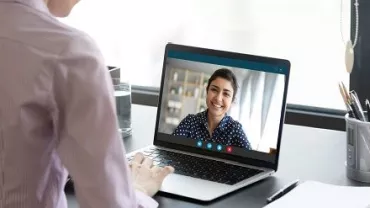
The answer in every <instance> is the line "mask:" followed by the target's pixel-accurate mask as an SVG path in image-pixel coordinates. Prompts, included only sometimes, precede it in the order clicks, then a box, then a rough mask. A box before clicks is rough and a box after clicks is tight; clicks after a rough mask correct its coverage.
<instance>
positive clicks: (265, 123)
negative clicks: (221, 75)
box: [159, 59, 284, 152]
mask: <svg viewBox="0 0 370 208" xmlns="http://www.w3.org/2000/svg"><path fill="white" fill-rule="evenodd" d="M219 68H228V69H230V70H232V71H233V73H234V74H235V75H236V77H237V80H238V81H237V82H238V86H239V88H238V92H237V94H236V98H235V101H234V103H233V104H232V106H231V108H230V110H229V112H228V114H229V115H230V116H231V117H233V119H235V120H237V121H239V122H240V123H241V124H242V126H243V129H244V132H245V133H246V135H247V137H248V140H249V142H250V143H251V145H252V148H253V149H254V150H260V151H264V152H269V151H270V148H273V149H275V148H276V142H277V135H278V131H279V122H280V114H281V109H282V98H283V93H284V76H283V75H279V74H273V73H266V72H261V71H254V70H247V69H242V68H233V67H225V66H221V65H214V64H207V63H199V62H192V61H186V60H179V59H168V61H167V63H166V74H165V83H164V86H163V93H162V101H161V102H162V104H161V114H160V123H159V132H162V133H167V134H172V132H173V131H174V129H175V128H176V127H177V125H178V124H179V123H180V122H181V120H182V119H184V118H185V117H186V116H187V115H188V114H196V113H198V112H202V111H204V110H206V109H207V105H206V87H207V84H208V79H209V77H210V76H211V75H212V73H213V72H214V71H215V70H217V69H219Z"/></svg>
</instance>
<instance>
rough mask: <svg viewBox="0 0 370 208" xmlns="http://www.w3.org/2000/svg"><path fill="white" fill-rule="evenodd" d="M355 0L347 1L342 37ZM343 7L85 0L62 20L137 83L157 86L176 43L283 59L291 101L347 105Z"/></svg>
mask: <svg viewBox="0 0 370 208" xmlns="http://www.w3.org/2000/svg"><path fill="white" fill-rule="evenodd" d="M350 5H351V4H350V0H343V7H342V8H343V10H342V11H343V24H342V27H343V28H342V29H343V30H342V31H343V36H344V38H345V40H348V38H349V35H350V24H349V23H350ZM340 14H341V1H339V0H326V1H322V0H304V1H295V0H265V1H261V0H202V1H197V0H187V1H180V0H177V1H176V0H158V1H128V0H126V1H125V0H106V1H104V3H102V2H101V1H81V2H80V3H79V4H78V5H77V7H76V8H75V9H74V11H73V12H72V14H71V16H70V17H68V18H65V19H62V20H61V21H63V22H65V23H67V24H69V25H71V26H74V27H77V28H79V29H81V30H83V31H86V32H87V33H89V34H90V35H91V36H92V37H93V38H94V39H95V40H96V41H97V43H98V45H99V46H100V48H101V50H102V52H103V54H104V56H105V58H106V60H107V64H108V65H115V66H117V65H118V66H120V67H122V69H123V73H124V76H126V77H130V80H131V83H132V84H133V85H138V86H147V87H159V84H160V76H161V70H162V59H163V50H164V45H165V43H166V42H174V43H180V44H188V45H196V46H201V47H210V48H216V49H224V50H232V51H238V52H243V53H250V54H257V55H265V56H272V57H279V58H286V59H288V60H290V61H291V63H292V68H291V77H290V85H289V93H288V103H291V104H300V105H307V106H315V107H323V108H331V109H341V110H344V109H345V106H344V104H343V101H342V98H341V96H340V93H339V89H338V81H344V83H345V84H346V85H347V86H349V75H348V74H347V73H346V72H345V67H344V50H345V47H344V43H343V41H342V38H341V27H340V22H341V15H340ZM143 74H145V76H143Z"/></svg>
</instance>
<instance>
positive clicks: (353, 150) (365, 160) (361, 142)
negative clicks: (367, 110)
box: [345, 114, 370, 183]
mask: <svg viewBox="0 0 370 208" xmlns="http://www.w3.org/2000/svg"><path fill="white" fill-rule="evenodd" d="M365 116H366V114H365ZM345 120H346V132H347V145H346V147H347V159H346V169H347V177H348V178H350V179H353V180H356V181H360V182H365V183H370V122H365V121H360V120H358V119H355V118H352V117H350V116H349V115H348V114H347V115H346V116H345Z"/></svg>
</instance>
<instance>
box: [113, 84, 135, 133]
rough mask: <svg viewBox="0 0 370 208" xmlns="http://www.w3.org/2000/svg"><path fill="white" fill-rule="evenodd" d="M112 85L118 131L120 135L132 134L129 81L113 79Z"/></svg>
mask: <svg viewBox="0 0 370 208" xmlns="http://www.w3.org/2000/svg"><path fill="white" fill-rule="evenodd" d="M113 86H114V97H115V99H116V109H117V117H118V123H119V129H118V131H119V132H120V133H121V134H122V137H123V138H125V137H128V136H131V134H132V126H131V85H130V83H129V82H123V81H121V80H119V79H113Z"/></svg>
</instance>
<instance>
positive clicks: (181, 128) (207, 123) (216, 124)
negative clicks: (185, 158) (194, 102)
mask: <svg viewBox="0 0 370 208" xmlns="http://www.w3.org/2000/svg"><path fill="white" fill-rule="evenodd" d="M206 90H207V97H206V104H207V109H206V110H205V111H203V112H200V113H197V114H189V115H187V116H186V117H185V118H184V119H183V120H182V121H181V122H180V124H179V125H178V126H177V127H176V129H175V130H174V132H173V133H172V135H175V136H184V137H187V138H193V139H200V140H204V141H210V142H214V143H218V144H222V145H231V146H236V147H241V148H246V149H249V150H251V149H252V147H251V145H250V143H249V141H248V139H247V136H246V135H245V133H244V131H243V127H242V125H241V124H240V123H239V122H238V121H236V120H234V119H233V118H232V117H231V116H229V115H227V112H228V111H229V109H230V107H231V104H232V102H233V101H234V100H235V95H236V93H237V90H238V83H237V80H236V77H235V75H234V73H233V72H232V71H231V70H229V69H226V68H221V69H218V70H216V71H215V72H214V73H213V74H212V76H211V77H210V78H209V80H208V85H207V88H206Z"/></svg>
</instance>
